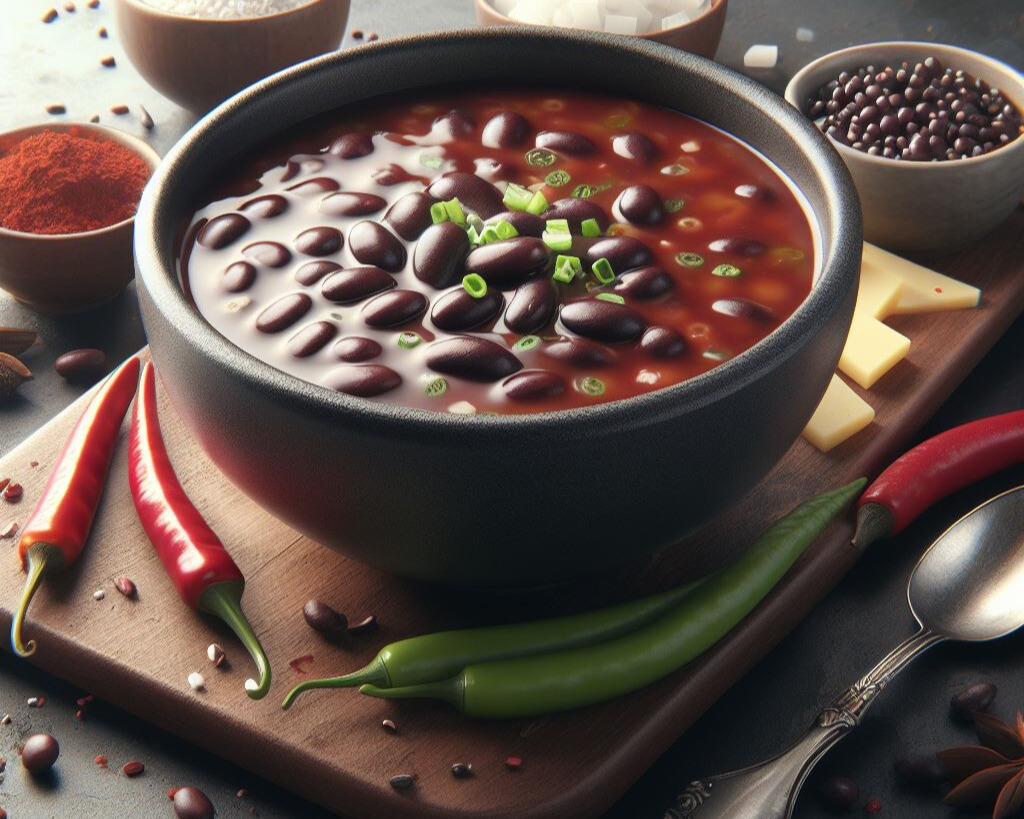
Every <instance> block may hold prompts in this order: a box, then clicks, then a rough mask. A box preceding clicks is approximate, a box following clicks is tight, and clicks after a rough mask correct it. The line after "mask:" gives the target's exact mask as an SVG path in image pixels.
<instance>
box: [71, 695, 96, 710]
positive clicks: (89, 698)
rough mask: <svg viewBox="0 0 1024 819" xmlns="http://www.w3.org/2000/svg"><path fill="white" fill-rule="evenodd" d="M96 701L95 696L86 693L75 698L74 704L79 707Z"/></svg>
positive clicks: (85, 706)
mask: <svg viewBox="0 0 1024 819" xmlns="http://www.w3.org/2000/svg"><path fill="white" fill-rule="evenodd" d="M95 701H96V698H95V697H94V696H93V695H92V694H86V695H85V696H84V697H79V698H78V699H77V700H75V705H77V706H78V707H79V708H87V707H88V706H90V705H92V703H94V702H95Z"/></svg>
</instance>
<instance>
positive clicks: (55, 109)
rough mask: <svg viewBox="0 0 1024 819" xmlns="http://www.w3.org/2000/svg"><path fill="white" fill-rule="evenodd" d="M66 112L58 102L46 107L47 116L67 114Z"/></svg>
mask: <svg viewBox="0 0 1024 819" xmlns="http://www.w3.org/2000/svg"><path fill="white" fill-rule="evenodd" d="M67 110H68V109H67V108H65V107H64V104H63V103H60V102H51V103H50V104H49V105H47V106H46V113H47V114H54V115H57V114H65V113H67Z"/></svg>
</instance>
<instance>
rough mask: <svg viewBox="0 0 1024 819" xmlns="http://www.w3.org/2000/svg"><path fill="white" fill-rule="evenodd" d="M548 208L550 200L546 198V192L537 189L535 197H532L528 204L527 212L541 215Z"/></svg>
mask: <svg viewBox="0 0 1024 819" xmlns="http://www.w3.org/2000/svg"><path fill="white" fill-rule="evenodd" d="M547 209H548V200H547V199H545V198H544V194H543V193H541V192H540V191H537V192H536V193H535V194H534V195H533V198H532V199H530V204H528V205H527V206H526V212H527V213H532V214H534V215H540V214H542V213H543V212H544V211H546V210H547Z"/></svg>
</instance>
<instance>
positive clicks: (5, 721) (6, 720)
mask: <svg viewBox="0 0 1024 819" xmlns="http://www.w3.org/2000/svg"><path fill="white" fill-rule="evenodd" d="M10 724H11V715H10V714H4V715H3V716H2V717H0V725H10Z"/></svg>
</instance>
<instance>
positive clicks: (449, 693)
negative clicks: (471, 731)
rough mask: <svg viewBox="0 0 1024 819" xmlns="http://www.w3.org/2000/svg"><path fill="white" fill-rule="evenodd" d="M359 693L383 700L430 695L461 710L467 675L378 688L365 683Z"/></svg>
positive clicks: (464, 696)
mask: <svg viewBox="0 0 1024 819" xmlns="http://www.w3.org/2000/svg"><path fill="white" fill-rule="evenodd" d="M359 693H360V694H365V695H366V696H368V697H377V698H378V699H382V700H409V699H420V698H422V697H429V698H430V699H434V700H441V701H443V702H446V703H448V704H449V705H451V706H452V707H453V708H455V709H457V710H459V711H463V710H465V698H466V685H465V677H464V675H462V674H460V675H458V676H457V677H451V678H450V679H447V680H441V681H439V682H432V683H424V684H423V685H406V686H401V687H399V688H378V687H377V686H376V685H363V686H360V687H359Z"/></svg>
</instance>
